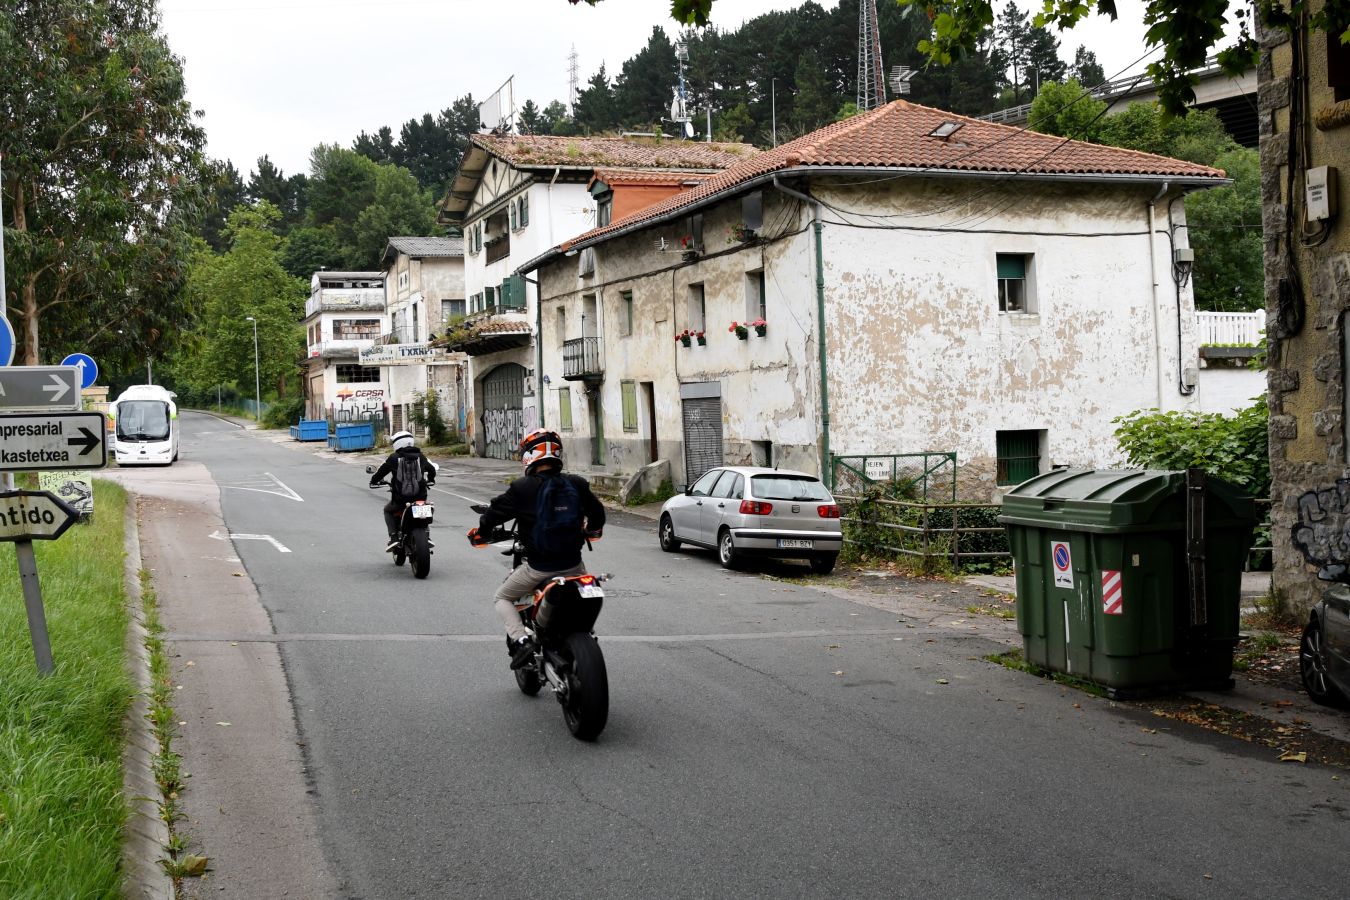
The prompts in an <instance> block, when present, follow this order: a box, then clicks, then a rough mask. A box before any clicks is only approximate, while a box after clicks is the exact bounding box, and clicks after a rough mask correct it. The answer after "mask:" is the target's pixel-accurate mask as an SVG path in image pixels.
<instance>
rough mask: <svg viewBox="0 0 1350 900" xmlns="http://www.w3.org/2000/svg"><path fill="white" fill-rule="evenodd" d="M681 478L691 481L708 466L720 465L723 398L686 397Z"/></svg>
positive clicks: (709, 467) (705, 470) (683, 405)
mask: <svg viewBox="0 0 1350 900" xmlns="http://www.w3.org/2000/svg"><path fill="white" fill-rule="evenodd" d="M682 408H683V415H684V477H685V478H686V479H687V481H688V483H689V484H693V483H694V482H695V481H697V480H698V479H699V477H700V476H702V475H703V473H704V472H707V471H708V470H709V469H712V468H715V467H717V466H720V465H722V398H721V397H698V398H689V399H685V400H684V401H683V404H682Z"/></svg>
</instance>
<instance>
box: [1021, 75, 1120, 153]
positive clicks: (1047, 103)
mask: <svg viewBox="0 0 1350 900" xmlns="http://www.w3.org/2000/svg"><path fill="white" fill-rule="evenodd" d="M1105 113H1106V104H1105V103H1103V102H1102V101H1101V100H1097V99H1095V98H1093V97H1091V96H1089V95H1088V94H1087V92H1086V91H1084V90H1083V86H1082V85H1081V84H1079V83H1078V81H1077V80H1076V79H1073V78H1070V79H1069V80H1068V81H1066V82H1065V83H1064V84H1057V83H1055V82H1050V83H1049V84H1043V85H1041V92H1040V93H1039V94H1037V95H1036V99H1035V100H1033V101H1032V103H1031V112H1030V114H1029V116H1028V119H1027V121H1028V123H1029V126H1028V127H1030V128H1032V129H1034V130H1036V131H1039V132H1042V133H1043V134H1056V135H1059V136H1061V137H1069V138H1074V139H1075V140H1080V141H1091V140H1095V139H1096V137H1097V134H1098V132H1099V127H1100V123H1101V121H1102V116H1104V115H1105ZM1104 143H1109V142H1104Z"/></svg>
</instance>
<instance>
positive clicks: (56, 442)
mask: <svg viewBox="0 0 1350 900" xmlns="http://www.w3.org/2000/svg"><path fill="white" fill-rule="evenodd" d="M105 434H106V432H105V426H104V423H103V413H100V412H67V413H30V414H26V415H0V471H7V472H16V471H24V470H32V469H101V468H103V467H104V466H105V465H107V463H108V451H107V447H106V446H105V444H104V440H105Z"/></svg>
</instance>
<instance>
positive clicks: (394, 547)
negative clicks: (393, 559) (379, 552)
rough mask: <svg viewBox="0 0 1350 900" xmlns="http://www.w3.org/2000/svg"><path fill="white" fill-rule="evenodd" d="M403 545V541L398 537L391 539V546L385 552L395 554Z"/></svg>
mask: <svg viewBox="0 0 1350 900" xmlns="http://www.w3.org/2000/svg"><path fill="white" fill-rule="evenodd" d="M402 543H403V541H401V540H399V539H398V538H397V537H391V538H390V539H389V545H388V546H387V547H385V548H384V552H385V553H393V552H394V551H395V550H397V549H398V548H399V545H400V544H402Z"/></svg>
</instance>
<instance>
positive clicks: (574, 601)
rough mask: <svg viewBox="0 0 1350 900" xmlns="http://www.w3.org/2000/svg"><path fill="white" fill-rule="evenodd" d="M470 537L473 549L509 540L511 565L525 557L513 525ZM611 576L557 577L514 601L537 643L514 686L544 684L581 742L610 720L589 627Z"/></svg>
mask: <svg viewBox="0 0 1350 900" xmlns="http://www.w3.org/2000/svg"><path fill="white" fill-rule="evenodd" d="M472 509H473V511H474V512H476V513H478V514H480V515H481V514H483V513H484V512H486V511H487V510H488V507H487V506H484V505H482V504H475V505H474V506H473V507H472ZM475 533H476V531H475ZM471 541H472V542H473V544H474V546H475V547H485V546H487V545H489V544H500V543H504V542H506V541H510V546H509V547H507V548H506V549H505V550H503V551H502V555H503V556H510V557H511V568H513V569H514V568H517V567H519V566H520V565H521V563H523V562H524V561H525V546H524V544H522V543H521V541H520V535H519V532H518V530H517V528H516V526H515V524H514V523H513V524H512V525H511V527H509V528H504V527H500V526H499V527H497V528H494V529H493V530H492V531H491V532H489V533H487V534H482V535H477V538H476V539H474V538H471ZM589 544H590V539H589V538H588V539H587V545H588V546H589ZM611 578H613V576H612V575H607V574H591V573H587V574H585V575H557V576H554V577H552V578H547V579H545V580H544V581H542V582H540V584H539V585H538V586H537V587H535V589H534V592H533V594H531V595H530V596H528V597H522V598H521V599H520V600H518V601H517V602H516V611H517V612H518V613H520V621H521V624H523V625H524V626H525V631H526V632H527V633H528V634H529V636H530V638H531V639H532V640H533V641H534V646H535V652H534V656H533V657H532V658H531V659H530V660H529V661H528V662H527V663H526V664H525V665H523V666H521V667H520V668H518V669H516V670H515V673H516V685H517V687H519V688H520V690H521V693H523V694H526V695H527V696H530V697H533V696H535V695H536V694H538V693H539V691H540V690H541V689H542V688H543V686H544V685H548V687H549V689H550V690H551V691H553V696H554V698H555V699H556V700H557V701H558V703H559V705H560V706H562V711H563V721H564V722H566V723H567V730H568V731H570V732H571V733H572V735H573V736H574V737H576V738H578V739H580V740H583V741H593V740H595V739H596V738H597V737H599V736H600V732H602V731H604V730H605V723H606V722H607V721H608V719H609V674H608V672H607V671H606V669H605V657H604V654H603V653H601V652H600V642H599V641H598V640H597V639H596V636H595V632H594V631H593V630H592V629H594V627H595V621H596V619H598V618H599V617H600V608H601V606H603V605H604V602H605V591H604V588H603V587H602V585H603V584H604V583H605V582H606V581H609V580H610V579H611Z"/></svg>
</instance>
